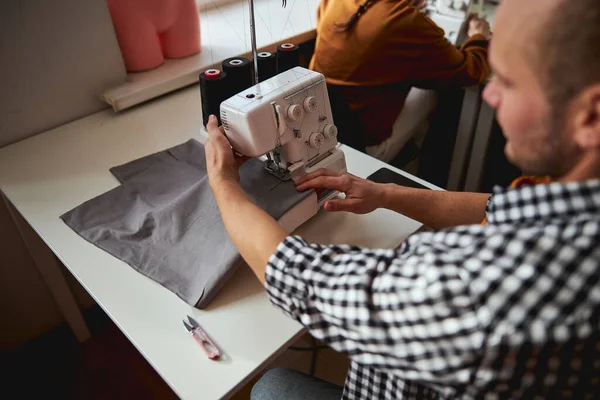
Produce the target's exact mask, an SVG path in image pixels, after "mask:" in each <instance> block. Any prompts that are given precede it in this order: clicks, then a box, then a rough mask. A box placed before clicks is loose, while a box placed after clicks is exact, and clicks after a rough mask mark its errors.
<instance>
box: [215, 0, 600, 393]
mask: <svg viewBox="0 0 600 400" xmlns="http://www.w3.org/2000/svg"><path fill="white" fill-rule="evenodd" d="M599 43H600V1H598V0H528V1H522V0H504V1H503V2H502V4H501V6H500V7H499V9H498V11H497V14H496V31H495V34H494V38H493V40H492V45H491V55H490V61H491V64H492V65H493V68H494V70H495V77H494V78H493V81H492V82H491V83H490V84H489V85H488V86H487V88H486V90H485V94H484V97H485V100H486V101H487V102H488V103H489V104H490V105H491V106H492V107H493V108H494V109H495V110H496V114H497V118H498V121H499V123H500V125H501V126H502V128H503V131H504V134H505V136H506V139H507V144H506V148H505V152H506V155H507V156H508V158H509V159H510V160H511V162H512V163H514V164H515V165H517V166H518V167H520V168H521V169H522V170H524V171H526V172H528V173H530V174H532V175H534V176H533V177H531V178H523V179H520V180H518V181H517V182H515V183H514V184H513V185H511V187H509V188H506V189H502V188H497V189H496V190H495V191H494V193H493V194H491V195H490V194H477V193H452V192H439V191H427V190H418V189H411V188H405V187H399V186H395V185H381V184H376V183H373V182H369V181H365V180H363V179H360V178H357V177H355V176H353V175H350V174H337V173H334V172H331V171H317V172H316V173H314V174H313V175H310V176H307V177H306V178H305V179H303V180H302V181H300V182H298V189H299V190H310V189H320V188H328V189H337V190H339V191H341V192H344V193H345V194H346V196H345V198H344V199H336V200H331V201H329V202H328V203H327V204H326V205H325V209H326V210H327V211H330V212H335V211H347V212H355V213H367V212H370V211H373V210H374V209H376V208H378V207H385V208H389V209H392V210H395V211H397V212H400V213H402V214H405V215H407V216H409V217H411V218H414V219H417V220H419V221H421V222H423V223H424V224H426V225H428V226H430V227H432V228H435V229H436V230H437V231H436V232H425V233H420V234H417V235H414V236H412V237H411V238H409V239H408V240H407V241H406V242H405V243H404V244H403V245H402V246H401V247H400V248H399V249H394V250H382V249H379V250H369V249H364V248H360V247H355V246H321V245H314V244H309V243H307V242H306V241H305V240H303V239H302V238H300V237H294V236H289V237H288V236H287V235H286V233H285V232H284V231H283V230H282V229H281V228H280V227H279V226H278V225H277V223H276V222H275V221H273V219H271V218H270V217H269V216H268V215H267V214H265V213H264V212H262V211H261V210H260V209H259V208H258V207H256V206H255V205H254V204H252V203H251V202H250V201H249V200H248V198H247V197H246V196H245V194H244V193H243V191H242V190H241V189H240V187H239V184H238V183H237V160H236V159H235V157H234V155H233V153H232V150H231V148H230V146H229V143H228V142H227V139H226V137H225V136H224V135H223V133H222V131H221V130H219V128H218V127H217V123H216V119H214V118H212V119H211V121H210V122H209V125H208V130H209V133H210V138H209V140H208V142H207V143H206V154H207V164H208V175H209V179H210V184H211V187H212V188H213V191H214V193H215V197H216V199H217V203H218V205H219V208H220V210H221V213H222V216H223V220H224V222H225V226H226V228H227V230H228V232H229V234H230V236H231V238H232V240H233V242H234V243H235V244H236V246H237V247H238V249H239V251H240V253H241V254H242V256H243V257H244V259H245V260H246V261H247V263H248V264H249V266H250V267H251V268H252V270H253V271H254V272H255V273H256V276H257V277H258V279H260V281H261V282H263V283H264V284H265V287H266V289H267V293H268V295H269V297H270V299H271V301H272V302H273V304H274V305H275V306H276V307H279V308H281V309H282V310H283V311H284V312H285V313H286V314H287V315H289V316H290V317H291V318H294V319H296V320H297V321H299V322H300V323H302V324H303V325H304V326H305V327H306V329H307V330H308V331H309V332H310V333H311V334H312V335H313V336H315V337H317V338H319V339H321V340H323V341H325V342H327V343H328V344H329V345H330V346H331V347H333V348H334V349H336V350H337V351H340V352H343V353H345V354H347V355H348V356H349V358H350V359H351V367H350V370H349V372H348V375H347V378H346V384H345V386H344V387H343V388H341V387H337V386H335V385H331V384H328V383H326V382H323V381H319V380H316V379H314V378H312V377H308V376H305V375H302V374H299V373H297V372H294V371H289V370H272V371H269V372H268V373H267V374H265V375H264V376H263V378H262V379H261V380H260V381H259V382H258V383H257V384H256V386H255V387H254V389H253V394H252V397H253V399H261V400H262V399H335V398H344V399H357V398H361V399H397V398H402V399H455V398H461V399H471V398H486V399H496V398H525V399H533V398H544V399H545V398H573V399H586V398H590V399H591V398H597V393H598V389H599V388H598V383H599V381H600V179H599V178H600V46H599V45H598V44H599ZM482 220H484V222H483V223H482V222H481V221H482ZM332 229H335V228H334V227H333V228H332ZM248 232H252V235H248ZM274 329H276V328H274Z"/></svg>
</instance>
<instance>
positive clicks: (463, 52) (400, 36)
mask: <svg viewBox="0 0 600 400" xmlns="http://www.w3.org/2000/svg"><path fill="white" fill-rule="evenodd" d="M411 19H412V21H411V22H410V23H408V22H407V21H403V22H404V23H403V24H402V25H403V27H402V28H401V32H397V33H396V34H395V35H394V37H395V40H393V41H392V44H391V46H392V51H393V52H394V53H395V55H396V56H397V60H398V62H399V63H402V65H401V66H399V68H400V69H401V70H405V71H406V72H407V76H409V77H410V80H411V81H412V82H413V84H414V85H415V86H419V87H423V88H430V87H440V86H446V85H460V86H471V85H475V84H478V83H482V82H484V81H485V80H486V79H487V78H488V77H489V76H490V73H491V69H490V66H489V63H488V60H487V56H488V45H489V42H488V40H487V39H486V38H485V37H484V36H482V35H475V36H473V37H471V38H469V39H468V40H467V41H466V42H465V43H464V45H463V46H462V47H461V48H460V49H457V48H456V46H454V45H453V44H452V43H450V42H449V41H448V40H447V39H446V38H445V37H444V31H443V30H442V29H441V28H440V27H438V26H437V25H436V24H435V23H434V22H433V21H432V20H430V19H429V18H428V17H427V16H425V15H424V14H422V13H416V14H413V15H411ZM406 27H410V32H406Z"/></svg>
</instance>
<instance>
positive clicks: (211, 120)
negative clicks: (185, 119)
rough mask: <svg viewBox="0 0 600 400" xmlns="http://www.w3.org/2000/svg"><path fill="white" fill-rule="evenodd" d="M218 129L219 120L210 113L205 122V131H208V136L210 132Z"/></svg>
mask: <svg viewBox="0 0 600 400" xmlns="http://www.w3.org/2000/svg"><path fill="white" fill-rule="evenodd" d="M218 130H219V120H218V119H217V117H215V116H214V115H210V116H209V117H208V123H207V124H206V131H207V132H208V135H209V136H210V135H211V134H213V133H214V132H215V131H218Z"/></svg>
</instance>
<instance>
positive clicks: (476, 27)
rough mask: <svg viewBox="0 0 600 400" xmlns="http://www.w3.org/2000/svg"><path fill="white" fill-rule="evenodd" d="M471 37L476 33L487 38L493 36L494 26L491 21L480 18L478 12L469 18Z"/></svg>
mask: <svg viewBox="0 0 600 400" xmlns="http://www.w3.org/2000/svg"><path fill="white" fill-rule="evenodd" d="M468 35H469V37H472V36H475V35H483V36H484V37H485V38H486V39H487V40H490V38H491V37H492V28H490V23H489V22H487V20H485V19H483V18H479V16H478V15H477V14H473V15H471V16H470V18H469V33H468Z"/></svg>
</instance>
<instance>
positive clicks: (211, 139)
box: [204, 115, 248, 186]
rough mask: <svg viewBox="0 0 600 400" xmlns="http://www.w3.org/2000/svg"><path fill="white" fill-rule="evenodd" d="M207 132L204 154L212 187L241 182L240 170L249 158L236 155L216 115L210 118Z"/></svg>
mask: <svg viewBox="0 0 600 400" xmlns="http://www.w3.org/2000/svg"><path fill="white" fill-rule="evenodd" d="M206 130H207V131H208V139H207V140H206V142H205V143H204V152H205V153H206V169H207V172H208V180H209V182H210V184H211V186H212V185H214V184H216V183H218V182H221V181H234V182H239V180H240V176H239V174H238V169H239V167H240V165H242V164H243V163H244V161H246V160H247V159H248V158H247V157H241V156H237V155H235V154H234V152H233V149H232V148H231V144H230V143H229V141H228V140H227V137H226V136H225V131H224V130H223V127H220V126H219V123H218V121H217V117H215V116H214V115H211V116H210V117H209V119H208V124H206Z"/></svg>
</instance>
